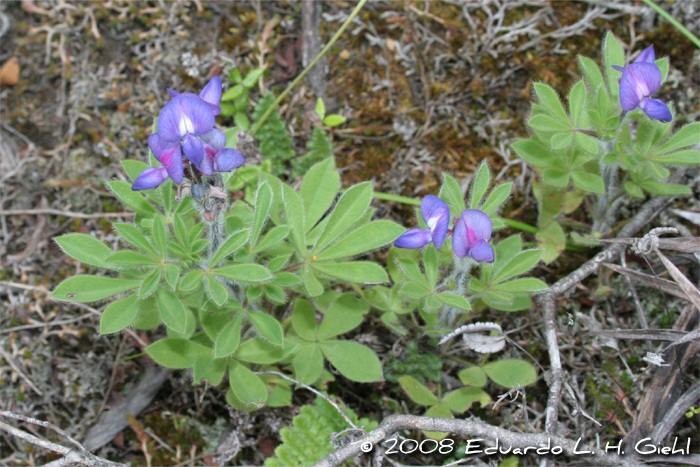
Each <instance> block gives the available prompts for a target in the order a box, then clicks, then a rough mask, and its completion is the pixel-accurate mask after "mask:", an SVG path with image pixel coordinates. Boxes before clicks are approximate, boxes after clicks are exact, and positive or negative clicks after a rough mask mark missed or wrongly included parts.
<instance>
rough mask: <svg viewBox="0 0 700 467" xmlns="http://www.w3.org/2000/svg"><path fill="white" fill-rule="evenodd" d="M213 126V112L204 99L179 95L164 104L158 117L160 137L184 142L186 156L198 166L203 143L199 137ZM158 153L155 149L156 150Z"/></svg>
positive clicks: (167, 140) (201, 155) (202, 152)
mask: <svg viewBox="0 0 700 467" xmlns="http://www.w3.org/2000/svg"><path fill="white" fill-rule="evenodd" d="M213 128H214V113H213V112H212V111H211V109H210V108H209V106H208V105H207V104H206V103H205V102H204V101H203V100H201V99H199V98H194V97H191V96H186V95H184V94H180V95H179V96H176V97H174V98H173V100H171V101H170V102H168V103H167V104H165V107H163V110H162V111H161V112H160V115H159V116H158V136H159V137H160V139H161V140H162V141H165V142H178V143H179V142H180V141H182V152H183V153H184V155H185V157H187V158H188V159H189V160H191V161H192V162H194V164H195V165H199V164H200V163H201V162H202V158H203V157H204V145H203V144H202V141H201V140H200V139H199V138H197V136H199V135H203V134H205V133H208V132H209V131H211V130H212V129H213ZM154 154H155V151H154Z"/></svg>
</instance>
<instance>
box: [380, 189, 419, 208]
mask: <svg viewBox="0 0 700 467" xmlns="http://www.w3.org/2000/svg"><path fill="white" fill-rule="evenodd" d="M372 196H374V197H375V198H377V199H381V200H383V201H396V202H397V203H403V204H411V205H413V206H420V201H418V200H417V199H415V198H409V197H407V196H401V195H392V194H390V193H382V192H381V191H375V192H374V193H373V194H372Z"/></svg>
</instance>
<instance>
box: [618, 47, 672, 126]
mask: <svg viewBox="0 0 700 467" xmlns="http://www.w3.org/2000/svg"><path fill="white" fill-rule="evenodd" d="M654 59H655V53H654V46H653V45H650V46H649V47H647V48H646V49H644V51H643V52H642V53H640V54H639V56H638V57H637V58H636V59H635V61H634V63H631V64H629V65H627V67H626V68H623V67H620V66H615V65H612V67H613V68H614V69H616V70H618V71H621V72H622V78H621V79H620V105H621V106H622V108H623V109H624V110H625V111H627V112H629V111H631V110H634V109H636V108H637V106H639V108H640V109H642V110H643V111H644V113H645V114H647V115H648V116H649V117H650V118H653V119H656V120H661V121H662V122H670V121H671V119H672V118H673V117H672V116H671V111H670V110H669V108H668V106H667V105H666V104H665V103H664V102H663V101H661V100H660V99H651V97H650V96H651V95H652V94H654V93H655V92H656V91H657V90H658V89H659V86H661V70H659V67H658V66H656V65H655V64H654Z"/></svg>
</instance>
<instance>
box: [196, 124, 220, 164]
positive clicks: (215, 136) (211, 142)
mask: <svg viewBox="0 0 700 467" xmlns="http://www.w3.org/2000/svg"><path fill="white" fill-rule="evenodd" d="M199 139H200V140H202V143H204V147H205V149H207V154H209V153H210V151H209V150H211V156H212V157H214V154H216V153H217V152H219V151H221V150H222V149H224V146H226V135H225V134H224V132H223V131H221V130H217V129H216V128H214V129H213V130H211V131H209V132H207V133H204V134H203V135H202V136H200V137H199Z"/></svg>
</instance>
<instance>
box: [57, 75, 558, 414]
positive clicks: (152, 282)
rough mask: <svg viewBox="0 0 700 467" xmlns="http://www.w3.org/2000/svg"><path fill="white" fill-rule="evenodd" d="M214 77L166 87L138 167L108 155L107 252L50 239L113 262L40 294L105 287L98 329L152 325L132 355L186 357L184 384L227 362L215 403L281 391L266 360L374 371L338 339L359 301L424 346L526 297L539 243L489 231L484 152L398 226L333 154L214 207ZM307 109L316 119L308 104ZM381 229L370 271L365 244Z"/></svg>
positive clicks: (219, 139)
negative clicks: (113, 245)
mask: <svg viewBox="0 0 700 467" xmlns="http://www.w3.org/2000/svg"><path fill="white" fill-rule="evenodd" d="M221 86H222V84H221V80H220V79H219V78H218V77H215V78H213V79H212V80H211V81H210V82H209V83H208V84H207V85H206V86H205V88H204V89H203V91H202V92H201V93H200V94H198V95H197V94H194V93H189V92H185V93H182V94H181V93H178V92H176V91H173V90H168V91H169V93H170V95H171V97H172V99H171V100H170V101H169V102H168V103H167V104H166V105H165V106H164V107H163V109H162V110H161V112H160V114H159V115H158V118H157V120H156V124H155V125H154V130H155V132H154V134H153V135H151V136H150V137H149V139H148V145H149V147H150V149H151V151H152V153H151V156H150V159H149V163H150V165H149V164H146V163H144V162H140V161H134V160H127V161H124V162H123V167H124V169H125V171H126V173H127V175H128V177H129V178H130V179H131V180H132V182H133V183H129V182H126V181H112V182H109V184H108V185H109V187H110V188H111V189H112V190H113V191H114V193H115V195H116V196H117V197H119V198H120V199H121V200H122V201H123V202H124V203H125V204H126V205H127V206H129V207H130V208H131V209H133V210H134V211H135V212H136V217H135V219H134V222H133V223H115V224H114V229H115V230H116V232H117V233H118V234H119V235H120V237H121V238H122V240H123V242H124V243H123V248H122V249H120V250H119V251H116V252H113V251H112V250H111V249H110V248H109V247H107V246H106V245H105V244H103V243H102V242H100V241H99V240H97V239H95V238H94V237H91V236H89V235H85V234H68V235H64V236H62V237H58V238H57V242H58V244H59V245H60V246H61V248H62V249H63V250H64V251H65V252H66V253H67V254H69V255H70V256H72V257H73V258H75V259H76V260H78V261H80V262H82V263H84V264H87V265H90V266H94V267H97V268H102V269H106V270H109V271H113V273H114V274H118V275H119V277H108V276H98V275H90V274H84V275H78V276H74V277H70V278H68V279H66V280H65V281H63V282H62V283H61V284H60V285H59V286H58V287H57V288H56V290H55V291H54V292H53V297H55V298H57V299H61V300H67V301H75V302H83V303H84V302H95V301H100V300H105V299H108V298H110V297H114V296H116V297H117V299H116V300H114V301H112V302H111V303H110V304H109V305H108V306H107V308H106V309H105V310H104V313H103V315H102V319H101V322H100V332H101V333H102V334H111V333H115V332H119V331H122V330H123V329H125V328H126V327H128V326H133V327H135V328H137V329H154V328H157V327H159V326H161V325H164V327H165V332H166V333H167V337H164V338H162V339H160V340H157V341H156V342H154V343H153V344H151V345H149V346H148V347H147V348H146V353H147V354H148V355H150V356H151V357H152V358H153V359H154V360H155V361H156V362H158V363H160V364H161V365H163V366H166V367H168V368H176V369H186V368H191V369H193V373H194V381H195V382H201V381H203V380H206V381H208V382H209V383H211V384H213V385H217V386H218V385H220V384H224V383H223V380H224V376H225V375H226V373H227V372H228V389H227V393H226V399H227V401H228V402H229V403H230V404H231V405H232V406H234V407H237V408H245V409H248V410H254V409H256V408H260V407H262V406H265V405H268V406H278V405H287V404H289V403H290V397H291V389H290V384H289V382H288V381H285V380H284V379H282V378H280V377H279V376H278V375H275V374H272V373H270V371H280V370H281V371H285V372H287V373H288V374H290V375H292V376H293V378H294V379H295V380H296V381H298V382H301V383H303V384H307V385H312V384H316V385H323V383H324V382H326V381H328V380H332V379H333V378H334V376H333V375H332V374H331V373H330V372H329V371H328V368H329V367H328V366H327V365H326V362H328V363H329V364H330V365H332V367H334V368H335V369H336V370H337V371H338V372H339V373H340V374H341V375H342V376H343V377H345V378H348V379H350V380H353V381H357V382H372V381H380V380H382V379H383V371H382V365H381V363H380V360H379V358H378V357H377V355H376V354H375V353H374V351H373V350H371V349H370V348H369V347H367V346H365V345H362V344H360V343H358V342H354V341H352V340H348V339H346V338H344V337H343V336H344V335H346V334H347V333H349V332H351V331H353V330H354V329H356V328H357V327H358V326H360V325H361V324H362V323H363V321H364V319H365V318H366V316H367V315H369V314H370V313H379V314H381V319H382V321H383V323H384V324H385V325H386V326H387V328H388V329H390V330H391V331H393V332H395V333H396V334H397V336H404V335H408V333H409V332H412V333H413V335H414V336H416V337H418V336H420V335H423V334H428V335H429V336H433V337H435V338H436V339H435V340H434V343H435V344H436V345H437V338H439V337H441V336H445V334H446V333H447V332H449V331H452V330H453V328H454V327H455V326H457V325H458V324H460V323H462V322H467V321H470V312H471V310H472V309H473V308H475V309H477V310H481V309H483V308H484V307H485V306H487V305H488V306H491V307H493V308H497V309H500V310H504V311H517V310H521V309H524V308H528V307H529V306H531V305H532V302H531V301H530V298H529V294H530V293H532V292H535V291H539V290H544V289H545V288H546V285H545V284H544V283H543V282H542V281H540V280H539V279H535V278H516V276H519V275H522V274H524V273H526V272H527V271H529V270H530V269H531V268H532V267H534V266H535V264H536V263H537V261H538V260H539V259H540V256H541V253H542V252H541V251H539V250H525V251H522V242H521V239H520V236H518V235H515V236H511V237H509V238H507V239H505V240H503V241H501V242H499V243H497V244H495V245H493V244H492V243H491V242H492V234H493V231H494V229H499V228H502V227H503V226H504V223H503V222H502V220H501V219H499V218H498V216H497V210H498V208H499V206H500V205H501V204H503V203H504V202H505V201H506V200H507V198H508V197H509V195H510V191H511V186H512V184H511V183H504V184H501V185H498V186H496V187H494V188H493V189H491V190H490V188H491V175H490V171H489V168H488V165H487V164H485V163H483V164H481V165H480V167H479V168H478V169H477V172H476V173H475V175H474V182H473V183H472V189H471V193H470V196H469V202H468V204H466V203H465V200H464V197H463V196H462V192H461V190H460V187H459V184H458V182H457V181H456V180H455V179H454V178H452V177H451V176H449V175H445V177H444V183H443V186H442V188H441V190H440V192H439V194H438V196H433V195H428V196H426V197H425V198H424V199H423V201H422V204H421V210H420V211H419V213H418V215H417V216H416V217H417V219H419V227H418V228H414V229H412V230H409V231H407V232H406V229H405V228H404V227H402V226H400V225H398V224H396V223H394V222H392V221H388V220H373V219H372V218H373V212H374V209H373V208H371V207H370V203H371V201H372V198H373V191H372V185H371V184H370V183H368V182H366V183H360V184H357V185H354V186H352V187H350V188H347V189H344V190H341V185H340V175H339V173H338V171H337V170H336V168H335V164H334V160H333V158H327V159H324V160H322V161H320V162H318V163H316V164H314V165H313V166H312V167H311V168H310V169H309V170H308V172H307V173H306V174H305V176H304V178H303V180H302V182H301V184H300V187H299V189H298V191H297V190H295V189H293V188H292V187H291V186H290V185H289V184H287V183H285V182H283V181H282V180H281V179H280V178H278V177H276V176H274V175H272V174H270V173H268V172H265V171H258V172H257V173H258V178H257V179H256V180H255V183H254V186H253V187H252V188H253V191H252V193H253V194H254V196H251V197H250V199H248V200H238V201H236V202H235V203H233V204H230V203H229V193H228V191H227V187H226V181H225V180H224V175H228V173H230V171H232V170H234V169H235V168H237V167H239V166H241V165H242V164H243V162H244V158H243V155H242V154H241V153H240V152H239V151H237V150H236V149H235V148H233V147H232V146H233V145H234V143H233V141H232V139H233V138H231V135H232V132H231V131H230V130H227V131H220V130H218V129H215V128H214V120H215V117H216V115H218V114H220V113H221V107H220V103H221V99H222V88H221ZM227 93H228V91H227ZM227 93H223V96H224V98H226V96H227ZM317 112H318V113H319V116H320V117H322V120H327V119H328V118H329V117H326V116H325V109H324V108H323V106H322V102H321V103H320V104H318V106H317ZM173 183H175V184H176V185H178V189H177V190H175V189H174V187H173ZM489 190H490V193H489V194H488V196H486V195H487V193H488V192H489ZM421 221H424V222H423V223H421ZM392 242H395V244H396V246H395V247H392V248H391V249H390V250H389V253H388V258H389V259H388V262H387V264H386V268H385V266H383V265H381V264H380V263H378V262H376V261H374V260H373V257H372V255H371V254H370V253H371V252H372V251H373V250H376V249H379V248H383V247H385V246H386V245H388V244H390V243H392ZM387 269H388V272H389V274H387ZM476 271H478V274H477V273H476ZM390 276H391V280H390ZM475 326H476V328H479V329H482V328H483V329H491V330H494V329H498V330H500V327H499V326H498V325H497V324H494V323H485V324H481V325H479V324H471V325H468V326H463V327H462V328H460V330H458V331H457V334H459V333H463V334H465V336H466V333H467V332H475V331H476V328H475ZM457 334H454V333H453V334H448V335H447V336H445V338H444V339H448V340H449V339H450V338H451V337H452V336H453V335H455V336H456V335H457ZM497 339H500V341H501V344H499V345H498V346H497V347H493V346H491V347H489V346H486V347H484V346H481V347H479V346H477V347H474V346H472V347H470V348H473V349H477V350H478V351H481V352H483V353H495V352H498V351H499V350H500V349H502V348H503V346H504V345H502V344H503V338H502V337H500V338H497ZM481 340H486V341H488V336H482V339H481ZM465 342H469V339H468V338H467V337H465ZM479 349H481V350H479ZM484 361H485V360H484ZM484 361H482V362H481V363H480V364H478V365H477V364H474V369H475V370H479V368H481V367H482V366H483V364H484ZM512 362H515V363H512ZM494 363H497V364H499V365H500V366H499V368H501V371H506V372H508V373H510V374H511V375H512V376H513V377H512V378H511V379H510V380H509V381H510V382H511V383H512V384H514V385H517V384H520V385H523V386H524V385H526V384H530V383H531V382H533V381H534V378H533V376H532V375H533V374H534V372H535V370H534V367H532V365H530V364H529V363H527V362H524V361H520V360H504V361H500V363H499V361H496V362H491V363H489V365H493V364H494ZM497 366H498V365H497ZM483 368H484V371H486V372H487V374H490V373H488V371H487V368H490V367H487V366H483ZM523 369H524V370H523ZM407 378H411V377H410V376H409V377H407ZM399 381H401V380H399ZM404 381H409V380H408V379H405V380H404ZM403 386H405V387H413V386H415V384H413V383H412V384H409V385H408V386H406V384H403ZM426 390H427V389H426ZM409 395H411V393H409ZM411 397H413V395H411ZM430 400H431V401H432V400H433V398H430ZM477 400H478V401H481V402H482V403H486V401H488V400H489V396H488V394H486V393H485V392H483V390H482V389H480V388H479V385H478V384H472V385H471V389H470V388H467V389H465V390H460V391H453V392H452V393H450V394H447V395H445V396H444V397H442V398H441V397H438V398H437V399H435V402H436V403H435V404H432V405H431V404H428V405H431V407H433V409H430V410H433V411H434V412H435V411H437V412H435V413H436V414H437V413H438V412H439V413H443V412H444V413H445V414H446V415H449V413H448V412H449V410H456V411H458V412H461V411H463V410H466V409H467V408H468V407H469V406H470V405H471V404H472V402H474V401H477ZM435 407H437V408H435ZM445 407H447V408H448V409H449V410H447V412H446V411H445V410H444V408H445ZM438 409H439V410H438ZM440 410H441V411H440ZM430 413H433V412H430Z"/></svg>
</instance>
